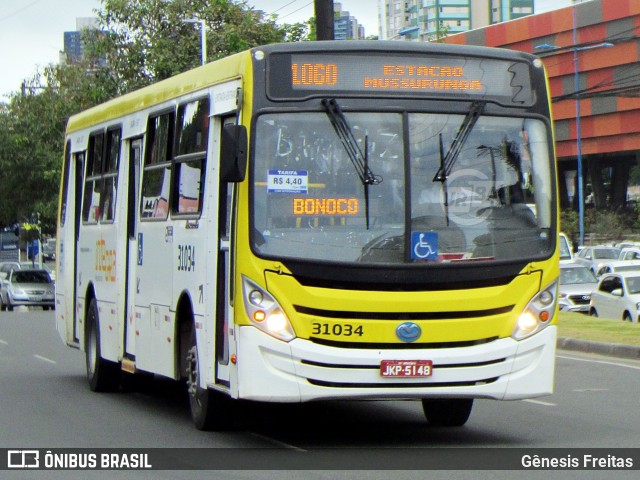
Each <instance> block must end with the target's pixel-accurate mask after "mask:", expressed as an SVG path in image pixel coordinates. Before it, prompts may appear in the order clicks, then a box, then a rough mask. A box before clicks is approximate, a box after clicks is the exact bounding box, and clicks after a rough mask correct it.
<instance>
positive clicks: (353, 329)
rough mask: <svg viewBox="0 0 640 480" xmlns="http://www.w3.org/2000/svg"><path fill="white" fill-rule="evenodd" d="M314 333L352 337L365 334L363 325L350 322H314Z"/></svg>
mask: <svg viewBox="0 0 640 480" xmlns="http://www.w3.org/2000/svg"><path fill="white" fill-rule="evenodd" d="M312 327H313V332H312V334H313V335H334V336H336V337H338V336H342V337H351V336H353V335H357V336H359V337H361V336H362V335H364V331H363V329H362V325H351V324H349V323H346V324H340V323H333V324H329V323H313V324H312Z"/></svg>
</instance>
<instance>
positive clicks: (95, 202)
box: [82, 132, 104, 223]
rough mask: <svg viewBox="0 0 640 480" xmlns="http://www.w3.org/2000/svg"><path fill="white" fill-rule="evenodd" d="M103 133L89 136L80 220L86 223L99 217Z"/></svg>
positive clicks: (93, 221) (96, 220)
mask: <svg viewBox="0 0 640 480" xmlns="http://www.w3.org/2000/svg"><path fill="white" fill-rule="evenodd" d="M103 147H104V133H103V132H100V133H96V134H93V135H91V136H90V137H89V152H88V158H87V167H86V169H87V171H86V174H85V182H84V199H83V202H82V220H83V221H84V222H86V223H98V219H99V218H100V197H101V194H102V181H101V180H102V179H101V175H100V174H101V173H102V157H103V154H104V152H103Z"/></svg>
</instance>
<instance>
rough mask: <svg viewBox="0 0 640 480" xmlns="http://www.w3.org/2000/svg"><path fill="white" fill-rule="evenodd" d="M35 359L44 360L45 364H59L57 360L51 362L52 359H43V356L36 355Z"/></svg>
mask: <svg viewBox="0 0 640 480" xmlns="http://www.w3.org/2000/svg"><path fill="white" fill-rule="evenodd" d="M34 357H36V358H37V359H38V360H42V361H43V362H47V363H53V364H55V363H58V362H56V361H55V360H51V359H50V358H47V357H43V356H42V355H34Z"/></svg>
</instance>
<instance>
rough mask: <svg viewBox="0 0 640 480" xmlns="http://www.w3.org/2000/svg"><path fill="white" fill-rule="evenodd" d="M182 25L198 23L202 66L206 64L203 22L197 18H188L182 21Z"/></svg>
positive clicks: (205, 31)
mask: <svg viewBox="0 0 640 480" xmlns="http://www.w3.org/2000/svg"><path fill="white" fill-rule="evenodd" d="M182 21H183V22H184V23H199V24H200V44H201V50H202V65H204V64H205V63H207V25H206V24H205V22H204V20H199V19H197V18H189V19H186V20H182Z"/></svg>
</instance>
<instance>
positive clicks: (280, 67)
mask: <svg viewBox="0 0 640 480" xmlns="http://www.w3.org/2000/svg"><path fill="white" fill-rule="evenodd" d="M273 57H275V58H272V68H271V82H270V93H271V94H272V95H273V96H274V97H277V98H286V97H294V98H296V97H297V98H300V97H304V96H309V95H317V94H319V93H320V92H323V91H324V92H336V91H339V92H345V93H347V92H358V93H362V94H367V93H369V94H375V93H414V94H415V93H417V94H422V93H433V94H444V95H453V96H465V97H468V96H473V97H489V98H491V97H493V98H495V99H501V100H502V101H506V102H507V103H512V104H531V103H532V99H533V95H532V91H531V78H530V74H529V67H528V66H527V64H526V63H524V62H510V61H503V60H497V59H486V58H476V57H440V56H425V55H420V56H396V55H394V56H380V55H368V56H365V55H355V54H334V55H326V54H293V55H274V56H273ZM284 71H288V73H290V77H289V82H287V76H286V75H284V76H283V75H282V74H283V73H284ZM283 77H284V78H283Z"/></svg>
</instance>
